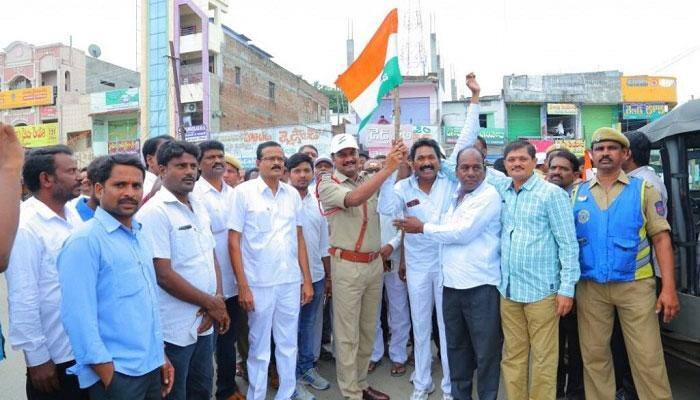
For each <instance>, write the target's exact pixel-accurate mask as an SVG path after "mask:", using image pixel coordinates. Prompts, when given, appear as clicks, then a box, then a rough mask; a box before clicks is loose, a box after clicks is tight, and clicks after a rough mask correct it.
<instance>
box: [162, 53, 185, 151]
mask: <svg viewBox="0 0 700 400" xmlns="http://www.w3.org/2000/svg"><path fill="white" fill-rule="evenodd" d="M166 57H168V58H169V59H170V66H171V67H172V69H173V80H174V81H175V131H176V132H177V134H178V139H179V140H185V129H184V128H183V125H182V101H181V98H180V76H179V75H178V68H177V62H179V61H180V59H179V58H177V57H175V46H174V45H173V41H172V40H171V41H170V56H166Z"/></svg>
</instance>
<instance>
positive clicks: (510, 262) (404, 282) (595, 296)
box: [0, 74, 679, 400]
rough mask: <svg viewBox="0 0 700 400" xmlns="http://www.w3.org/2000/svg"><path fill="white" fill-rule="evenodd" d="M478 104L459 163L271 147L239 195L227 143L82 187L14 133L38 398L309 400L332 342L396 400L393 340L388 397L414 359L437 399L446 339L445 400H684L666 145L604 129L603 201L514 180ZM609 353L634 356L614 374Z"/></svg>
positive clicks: (423, 154)
mask: <svg viewBox="0 0 700 400" xmlns="http://www.w3.org/2000/svg"><path fill="white" fill-rule="evenodd" d="M467 87H468V89H469V90H470V91H471V93H472V96H471V99H470V103H471V104H470V106H469V109H468V113H467V118H466V122H465V125H464V127H463V129H462V132H461V135H460V137H459V139H458V141H457V144H456V145H455V149H454V151H453V152H452V153H451V155H450V156H449V157H446V156H445V154H444V152H443V149H442V148H441V146H440V145H439V144H438V143H437V142H436V141H435V140H432V139H419V140H417V141H415V142H414V143H413V144H412V146H411V147H410V148H408V147H407V146H406V145H405V144H404V143H403V142H402V141H401V140H396V141H394V143H393V145H392V148H391V150H390V151H389V153H388V154H385V155H382V156H378V157H375V158H374V159H369V157H368V156H367V155H365V157H364V158H365V159H368V160H367V161H366V162H364V161H363V160H362V158H361V153H360V147H359V146H358V144H357V142H356V140H355V138H354V137H353V136H351V135H348V134H339V135H335V136H334V137H333V138H332V141H331V146H330V151H331V154H330V157H322V156H321V157H320V156H319V154H318V151H317V150H316V148H314V147H313V146H311V145H306V146H302V148H300V151H299V153H296V154H293V155H290V154H284V152H283V150H282V147H281V146H280V145H279V144H278V143H275V142H265V143H262V144H260V145H259V146H258V148H257V154H256V159H257V166H256V168H255V169H253V170H248V171H245V174H244V176H242V175H243V169H242V168H241V165H240V163H239V162H238V161H237V160H236V159H235V158H234V157H232V156H231V155H226V154H225V151H224V146H223V144H222V143H220V142H217V141H213V140H210V141H205V142H202V143H199V144H198V145H195V144H192V143H187V142H182V141H176V140H174V139H173V138H171V137H169V136H159V137H155V138H151V139H149V140H147V141H146V142H145V143H144V145H143V149H142V153H143V154H142V156H143V157H142V159H140V158H139V157H137V156H135V155H127V154H114V155H109V156H102V157H98V158H96V159H95V160H93V161H92V162H91V163H90V165H88V166H87V168H86V169H85V170H84V171H79V170H78V168H77V166H76V161H75V160H74V159H73V157H72V152H71V150H70V149H69V148H68V147H66V146H61V145H58V146H51V147H46V148H41V149H36V150H33V151H31V152H29V153H27V155H26V158H24V157H23V154H22V149H21V148H20V147H19V145H18V143H17V140H16V137H15V136H14V132H13V130H12V129H11V128H10V127H8V126H4V125H3V126H0V131H1V133H2V137H1V139H2V146H0V159H2V164H1V165H0V168H2V171H1V172H2V173H0V186H2V187H3V188H10V189H14V188H16V189H17V190H4V191H3V192H2V194H0V196H2V201H1V202H0V203H2V204H3V206H2V208H1V210H0V213H1V214H0V223H2V224H3V225H2V227H1V228H0V229H1V230H2V231H3V235H2V237H1V238H0V239H1V240H2V242H0V249H2V250H3V251H2V253H0V256H2V257H0V261H1V263H0V265H1V266H2V267H3V268H5V267H7V270H6V271H5V276H6V278H7V283H8V291H9V295H8V302H9V310H10V326H9V329H8V337H9V341H10V343H11V345H12V347H13V348H14V349H17V350H21V351H22V352H23V354H24V357H25V361H26V365H27V385H26V392H27V397H28V398H29V399H88V398H89V399H94V400H96V399H130V400H131V399H158V398H161V397H166V398H168V399H209V398H211V397H212V396H215V397H216V398H217V399H234V400H235V399H245V398H248V399H251V400H260V399H264V398H265V397H266V395H267V390H268V387H269V385H270V384H273V385H274V386H275V387H276V388H277V392H276V395H275V399H277V400H287V399H305V400H308V399H314V398H315V396H314V394H313V391H323V390H327V389H328V388H329V387H330V386H331V385H332V384H333V383H332V382H331V381H329V379H328V377H323V376H321V374H319V372H318V369H317V362H318V360H319V358H320V355H321V352H322V341H323V336H324V335H323V331H324V330H331V332H332V345H333V356H334V358H335V366H336V382H337V385H338V388H339V390H340V393H341V394H342V396H343V397H344V398H346V399H353V400H355V399H368V400H385V399H389V396H388V395H387V394H385V393H382V392H380V391H379V390H377V389H375V388H372V387H370V386H369V383H368V380H367V376H368V373H371V372H372V371H373V370H374V369H375V368H376V367H377V365H378V363H379V362H381V360H382V358H383V356H384V352H385V343H384V340H385V336H386V338H387V339H388V343H387V346H386V347H388V357H389V359H390V361H391V375H392V376H393V377H397V378H398V377H401V376H404V374H405V373H406V372H407V365H408V363H409V362H410V361H411V359H412V361H413V364H414V366H415V368H414V371H413V373H412V374H411V376H410V381H411V382H412V384H413V387H414V391H413V394H412V395H411V399H412V400H422V399H427V398H428V396H429V395H430V394H431V393H432V392H433V391H434V390H435V383H434V382H432V378H431V377H432V362H433V351H432V343H431V337H432V339H433V340H434V341H435V342H436V345H437V348H438V357H439V358H440V366H441V371H442V379H441V382H440V385H441V388H442V393H443V399H446V400H449V399H471V398H472V391H473V390H476V392H477V393H478V398H479V399H495V398H496V397H497V395H498V391H499V385H501V384H503V386H504V389H505V393H506V395H507V398H509V399H528V398H530V399H538V400H539V399H554V398H557V397H565V398H569V399H583V398H584V397H583V396H584V392H585V397H586V398H588V399H602V400H608V399H613V398H615V396H616V391H617V387H616V381H617V382H618V383H621V382H622V381H624V380H627V381H628V382H631V384H630V385H629V386H631V389H630V390H631V391H636V394H629V393H628V394H626V396H627V397H626V398H633V397H632V396H638V397H639V398H640V399H655V400H656V399H670V398H671V392H670V387H669V382H668V377H667V373H666V369H665V364H664V358H663V352H662V348H661V339H660V333H659V318H662V319H663V320H664V321H666V322H668V321H670V320H671V319H672V318H674V316H675V315H676V314H677V313H678V312H679V305H678V299H677V297H676V288H675V282H674V273H673V270H674V265H673V263H674V261H673V250H672V246H671V238H670V234H669V232H670V227H669V225H668V222H667V221H666V218H665V217H666V205H665V200H666V195H665V190H664V189H663V183H661V182H660V181H659V180H658V177H656V175H654V174H653V172H652V171H650V170H649V169H648V168H647V167H646V165H647V164H648V163H649V154H648V153H649V144H648V140H646V138H645V137H644V136H643V135H641V134H639V133H629V134H627V136H625V135H622V134H621V133H619V132H617V131H615V130H614V129H611V128H601V129H598V130H597V131H596V132H595V133H594V135H593V138H592V143H591V148H590V154H591V156H592V159H593V161H594V164H595V167H596V174H595V175H594V176H593V177H592V178H591V179H588V180H584V179H581V174H580V165H579V164H580V161H579V159H578V158H577V157H576V156H574V155H573V154H572V153H571V152H570V151H568V150H566V149H562V148H553V149H552V150H551V151H549V152H548V154H547V156H546V159H545V161H544V163H543V164H544V166H543V168H541V169H542V170H544V171H545V172H540V171H538V170H536V166H537V164H538V162H537V158H538V157H537V155H536V152H535V148H534V147H533V146H532V144H530V143H529V142H527V141H522V140H517V141H513V142H511V143H509V144H508V145H507V146H506V147H505V150H504V154H503V165H504V167H505V169H504V170H505V174H504V173H503V172H499V171H497V170H495V169H493V168H491V167H487V164H486V160H485V158H486V143H485V142H484V141H483V139H481V138H479V137H478V136H477V135H478V131H479V121H478V116H479V104H478V102H479V92H480V88H479V85H478V83H477V82H476V79H475V77H474V75H473V74H470V75H468V76H467ZM645 140H646V142H645ZM630 149H631V150H630ZM20 170H21V178H22V182H23V184H24V186H25V187H26V190H27V191H28V192H29V196H28V198H26V199H25V200H24V201H23V202H22V203H21V206H20V207H19V209H20V210H19V211H18V210H17V209H16V207H15V208H13V207H11V206H12V205H13V204H19V203H20V191H19V183H20ZM81 193H82V194H81ZM18 214H19V221H18ZM15 230H16V238H15V239H14V244H13V243H12V239H13V238H14V237H15V235H14V233H15ZM655 277H658V282H659V284H660V285H659V287H658V289H657V279H655ZM657 293H658V296H657ZM383 298H384V301H383V300H382V299H383ZM329 304H330V306H329V307H326V306H327V305H329ZM382 304H386V307H387V309H386V312H385V314H386V315H387V321H388V326H387V327H386V330H387V331H388V332H387V334H386V335H385V333H384V332H383V329H382V328H381V320H382V318H381V315H382V310H381V308H382ZM324 308H328V309H330V312H329V313H328V314H330V318H326V317H327V315H326V313H325V312H324ZM616 321H617V322H616ZM411 327H412V329H411ZM611 337H612V338H613V346H612V349H613V350H614V352H615V353H616V355H615V358H616V359H617V360H619V359H621V357H622V358H624V359H625V360H624V361H623V362H622V364H623V365H624V364H626V363H625V361H626V359H627V358H628V359H629V371H628V372H625V368H621V369H620V370H621V372H619V374H618V375H619V376H617V377H616V374H615V373H614V372H613V361H612V360H613V355H612V352H611ZM615 338H617V339H615ZM616 340H617V342H618V344H617V345H615V343H616ZM409 342H411V343H412V346H413V355H412V357H411V355H409V354H408V351H407V347H409ZM620 342H624V345H623V346H622V347H621V344H620ZM625 346H626V351H627V353H626V354H627V355H628V356H626V355H624V354H623V355H619V354H617V353H618V352H619V350H620V348H622V349H623V350H622V351H624V347H625ZM1 354H2V353H1V352H0V355H1ZM0 358H1V357H0ZM237 360H242V365H240V364H239V363H237ZM273 365H274V366H273ZM237 367H238V369H239V371H238V372H239V373H240V374H241V375H243V376H244V377H245V378H246V379H247V381H248V389H247V393H246V394H245V395H244V394H243V393H242V391H241V390H240V388H239V387H238V386H237V382H236V372H237ZM475 376H476V379H475ZM271 381H275V382H274V383H273V382H271ZM475 382H476V384H475ZM475 386H476V387H475ZM618 386H619V385H618ZM308 387H310V388H313V391H312V390H310V389H308ZM214 388H215V391H214Z"/></svg>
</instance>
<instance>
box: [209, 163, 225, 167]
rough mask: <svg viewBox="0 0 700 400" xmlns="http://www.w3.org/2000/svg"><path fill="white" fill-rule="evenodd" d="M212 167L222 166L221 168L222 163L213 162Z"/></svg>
mask: <svg viewBox="0 0 700 400" xmlns="http://www.w3.org/2000/svg"><path fill="white" fill-rule="evenodd" d="M212 167H214V168H216V167H222V168H223V167H224V163H214V165H212Z"/></svg>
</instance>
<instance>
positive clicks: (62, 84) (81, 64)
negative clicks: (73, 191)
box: [0, 42, 139, 165]
mask: <svg viewBox="0 0 700 400" xmlns="http://www.w3.org/2000/svg"><path fill="white" fill-rule="evenodd" d="M138 82H139V77H138V73H137V72H135V71H131V70H129V69H126V68H122V67H119V66H117V65H114V64H111V63H108V62H105V61H102V60H99V59H96V58H93V57H89V56H86V55H85V53H84V52H83V51H82V50H79V49H76V48H73V47H71V46H66V45H64V44H61V43H55V44H48V45H32V44H29V43H24V42H13V43H11V44H10V45H9V46H8V47H7V48H6V49H5V51H4V52H0V121H2V122H3V123H6V124H10V125H13V126H14V127H15V130H16V131H17V134H18V136H19V138H20V141H21V143H22V145H23V146H24V147H28V148H30V147H42V146H49V145H54V144H58V143H66V144H68V145H69V146H71V147H72V148H73V150H74V151H76V157H77V158H78V161H79V162H80V163H81V165H83V164H85V163H86V162H89V160H90V159H91V158H92V156H93V152H92V143H93V140H92V139H93V138H92V130H93V129H92V119H91V100H90V94H91V93H93V92H100V91H105V90H109V89H112V88H115V89H116V88H134V87H136V86H138ZM132 90H133V89H132Z"/></svg>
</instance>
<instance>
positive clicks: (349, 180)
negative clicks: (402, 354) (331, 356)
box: [317, 134, 407, 400]
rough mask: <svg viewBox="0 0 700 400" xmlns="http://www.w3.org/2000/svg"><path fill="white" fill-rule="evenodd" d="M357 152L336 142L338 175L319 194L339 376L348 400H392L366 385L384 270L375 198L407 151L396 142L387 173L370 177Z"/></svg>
mask: <svg viewBox="0 0 700 400" xmlns="http://www.w3.org/2000/svg"><path fill="white" fill-rule="evenodd" d="M358 149H359V146H358V145H357V141H355V138H354V137H353V136H351V135H348V134H340V135H336V136H334V137H333V139H332V140H331V153H332V154H331V156H332V158H333V163H334V164H335V173H334V174H333V176H331V175H330V174H326V175H324V176H323V177H322V179H321V182H320V183H319V184H318V189H317V190H318V197H319V200H320V202H321V204H322V206H323V208H324V209H325V212H324V214H325V215H326V216H327V217H328V225H329V229H330V238H329V244H330V249H329V253H330V254H331V278H332V290H333V335H334V337H335V346H336V375H337V378H338V386H339V388H340V391H341V393H342V394H343V396H344V397H345V398H347V399H353V400H359V399H368V400H388V399H389V396H387V395H386V394H384V393H381V392H379V391H377V390H374V389H372V388H370V387H369V385H368V383H367V368H368V366H369V359H370V355H371V354H372V347H373V345H374V336H375V329H376V313H377V307H378V305H379V301H380V300H381V297H382V272H383V270H384V268H383V266H382V259H381V257H380V256H379V250H380V245H381V242H380V229H379V214H378V213H377V197H378V196H377V195H378V190H379V189H380V187H383V186H384V187H386V189H384V188H382V190H391V186H392V185H393V183H394V179H393V177H392V178H390V177H391V176H392V174H393V172H394V171H395V170H396V169H397V168H398V167H399V164H400V163H401V162H402V161H403V160H404V159H405V158H406V153H407V150H406V146H405V145H404V144H403V143H402V142H400V141H399V142H397V143H396V144H395V145H394V146H393V147H392V149H391V152H390V153H389V155H388V157H387V162H386V165H385V166H384V168H382V169H381V170H379V171H378V172H377V173H375V174H374V175H371V176H370V175H367V174H366V173H364V172H360V170H361V164H359V162H360V161H359V157H358Z"/></svg>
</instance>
